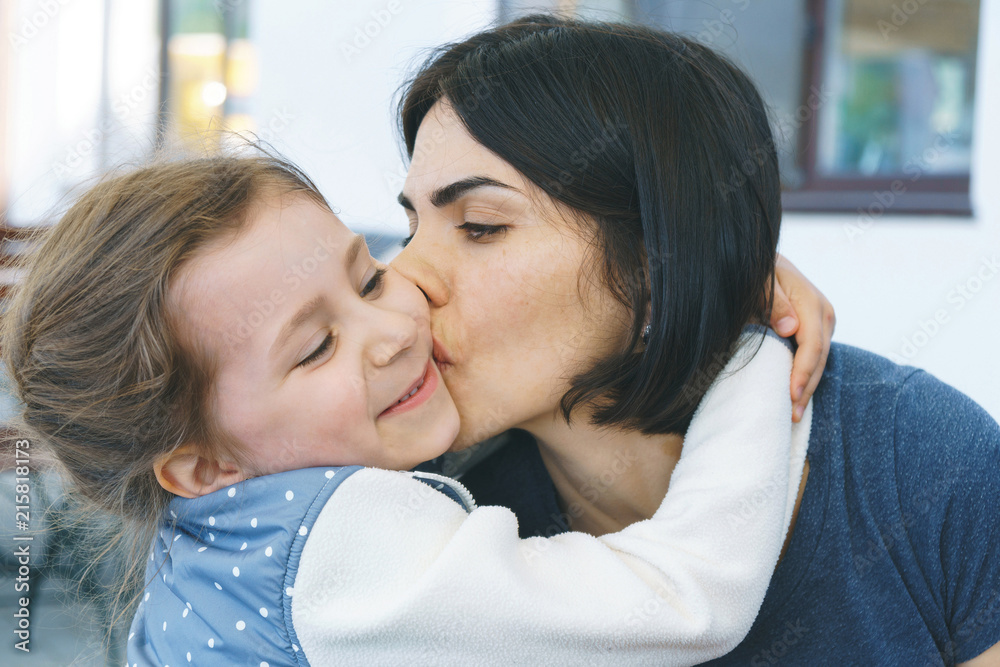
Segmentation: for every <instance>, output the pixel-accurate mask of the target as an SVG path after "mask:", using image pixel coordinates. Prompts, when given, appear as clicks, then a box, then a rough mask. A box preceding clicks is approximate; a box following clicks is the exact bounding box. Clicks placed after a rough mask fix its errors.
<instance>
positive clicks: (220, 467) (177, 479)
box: [153, 445, 247, 498]
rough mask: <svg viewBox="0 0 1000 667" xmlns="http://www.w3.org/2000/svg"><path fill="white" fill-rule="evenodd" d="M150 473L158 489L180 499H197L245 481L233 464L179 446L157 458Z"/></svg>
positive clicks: (189, 446)
mask: <svg viewBox="0 0 1000 667" xmlns="http://www.w3.org/2000/svg"><path fill="white" fill-rule="evenodd" d="M153 473H154V474H155V475H156V481H158V482H159V483H160V486H162V487H163V488H164V489H166V490H167V491H169V492H170V493H172V494H174V495H175V496H181V497H183V498H198V497H199V496H204V495H207V494H209V493H212V492H213V491H218V490H219V489H222V488H225V487H227V486H230V485H232V484H235V483H237V482H242V481H243V480H244V479H246V478H247V475H246V474H245V473H244V472H243V471H242V470H240V469H239V467H238V466H236V464H233V463H226V462H219V461H215V460H214V459H209V458H207V457H205V456H202V455H201V454H199V453H198V448H197V447H195V446H194V445H182V446H180V447H178V448H177V449H175V450H174V451H172V452H170V453H169V454H164V455H163V456H161V457H160V458H158V459H157V460H156V462H155V463H154V464H153Z"/></svg>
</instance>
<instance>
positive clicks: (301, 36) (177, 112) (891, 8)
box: [0, 0, 1000, 665]
mask: <svg viewBox="0 0 1000 667" xmlns="http://www.w3.org/2000/svg"><path fill="white" fill-rule="evenodd" d="M533 10H558V11H561V12H564V13H572V14H576V15H580V16H585V17H591V18H599V19H627V20H632V21H639V22H644V23H648V24H651V25H655V26H659V27H663V28H667V29H671V30H676V31H680V32H683V33H685V34H688V35H690V36H694V37H696V38H697V39H699V40H701V41H702V42H704V43H706V44H709V45H711V46H713V47H715V48H718V49H720V50H722V51H724V52H726V53H727V54H729V55H730V56H732V57H733V58H734V59H735V60H736V61H737V62H739V63H740V64H742V66H743V67H744V68H745V69H746V70H747V71H748V72H749V73H750V74H751V75H752V77H753V78H754V79H755V80H756V81H757V83H758V85H759V86H760V88H761V90H762V92H763V94H764V97H765V99H766V101H767V102H768V104H769V105H770V106H771V109H772V117H773V125H774V129H775V134H776V137H777V141H778V147H779V155H780V160H781V165H782V176H783V181H784V186H785V191H784V193H783V204H784V209H785V216H784V220H783V231H782V238H781V245H780V250H781V252H782V253H784V254H785V255H786V256H787V257H788V258H789V259H791V260H792V261H793V262H794V263H795V264H796V265H797V266H798V267H799V268H800V269H801V270H802V271H803V272H804V273H805V274H806V275H807V276H808V277H809V278H810V279H811V280H812V281H813V282H815V283H816V284H817V285H818V286H819V287H820V289H822V290H823V292H824V293H825V294H826V295H827V296H828V297H829V298H830V300H831V301H832V302H833V303H834V305H835V307H836V309H837V316H838V324H837V332H836V335H835V340H837V341H839V342H843V343H848V344H852V345H857V346H859V347H864V348H867V349H869V350H872V351H874V352H876V353H879V354H882V355H885V356H888V357H890V358H892V359H893V360H895V361H897V362H899V363H906V364H911V365H915V366H919V367H921V368H925V369H927V370H928V371H930V372H932V373H934V374H935V375H936V376H938V377H940V378H941V379H943V380H944V381H946V382H948V383H950V384H952V385H954V386H956V387H958V388H959V389H960V390H962V391H963V392H965V393H967V394H969V395H970V396H972V397H973V398H974V399H975V400H976V401H978V402H979V403H980V404H982V405H983V406H984V407H985V408H986V409H987V410H988V411H989V412H990V413H991V414H992V415H993V416H994V417H997V418H1000V353H998V351H997V343H996V341H997V332H998V331H1000V127H998V126H997V124H996V123H995V122H993V120H994V119H995V117H996V114H997V112H998V111H1000V4H998V3H996V2H982V3H980V2H979V1H978V0H683V1H682V0H677V1H670V0H592V1H590V2H574V1H572V0H549V1H548V2H530V3H529V2H521V1H519V0H355V1H353V2H351V3H346V2H344V3H342V2H338V3H331V2H324V1H322V0H298V1H297V2H296V3H294V4H292V3H280V2H277V1H275V0H0V36H2V37H3V40H4V44H3V46H2V47H0V215H2V219H0V239H2V246H0V297H2V294H3V292H5V291H6V289H7V288H9V286H10V285H12V284H14V283H16V281H17V278H18V276H17V273H16V271H14V270H13V269H11V268H10V267H9V266H7V264H8V262H9V259H10V258H11V257H13V256H16V255H17V254H18V253H19V252H22V251H23V250H24V243H23V241H22V237H23V236H24V230H25V229H30V228H35V227H38V226H42V225H47V224H51V223H52V222H54V221H55V220H56V219H57V217H58V214H59V211H60V210H61V209H62V208H64V207H65V206H66V205H67V204H68V203H69V201H70V200H71V197H72V195H73V193H75V192H78V190H79V188H80V187H81V186H82V185H85V184H86V183H87V182H89V180H90V179H93V178H94V177H95V176H96V175H97V174H99V173H101V171H102V170H103V169H105V168H107V167H110V166H113V165H117V164H120V163H122V162H129V161H140V160H142V159H143V158H144V157H145V156H147V155H149V154H150V153H151V152H152V151H154V150H155V149H156V148H157V147H158V146H161V145H168V146H177V145H179V144H185V143H194V144H198V143H200V142H204V141H207V140H206V139H205V138H204V135H202V134H199V133H202V132H204V131H205V130H208V129H212V128H222V127H225V128H230V129H234V130H239V131H250V132H253V133H254V134H255V135H256V136H258V137H259V138H261V139H263V140H265V141H267V142H270V143H271V144H272V145H274V146H275V147H276V148H277V149H278V150H280V151H282V152H283V153H285V154H286V155H287V156H288V157H290V158H291V159H293V160H294V161H296V162H297V163H298V164H300V165H301V166H302V167H303V168H304V169H305V171H306V172H307V173H308V174H310V175H311V176H312V177H313V178H314V179H315V180H316V182H317V183H318V185H319V186H320V189H321V190H322V191H323V192H324V194H325V195H326V196H327V199H328V200H329V201H330V202H331V204H333V206H334V207H335V208H336V209H338V211H339V213H340V216H341V218H342V219H343V220H344V221H345V222H346V223H347V224H348V225H349V226H351V227H352V228H354V229H355V230H357V231H360V232H364V233H365V234H366V235H367V236H368V237H369V239H370V242H371V243H372V245H373V251H374V252H376V253H377V254H379V255H381V256H382V258H383V259H390V258H391V257H392V256H393V254H394V253H395V252H397V251H398V250H397V248H398V241H399V239H401V238H402V237H403V236H404V235H405V234H406V216H405V215H404V214H403V212H402V210H401V209H400V207H399V206H398V204H397V203H396V201H395V198H396V195H397V194H398V192H399V190H400V188H401V186H402V183H403V179H404V178H405V174H406V167H405V164H404V162H403V160H402V159H401V155H402V151H401V148H400V144H399V141H398V138H397V135H396V133H395V119H394V115H393V106H392V103H393V100H394V94H395V92H396V90H397V89H398V87H399V86H400V85H401V84H402V83H403V82H404V81H405V80H406V78H407V76H408V74H410V73H412V72H413V71H414V69H415V67H416V66H417V65H418V64H419V62H420V61H421V60H422V58H423V57H424V56H426V54H427V53H428V50H429V49H430V48H432V47H434V46H438V45H440V44H443V43H446V42H449V41H453V40H456V39H460V38H462V37H463V36H466V35H468V34H470V33H472V32H475V31H477V30H480V29H483V28H485V27H488V26H490V25H493V24H495V23H496V22H497V21H502V20H505V19H509V18H512V17H514V16H517V15H520V14H523V13H526V12H528V11H533ZM740 178H741V174H739V173H733V174H719V182H720V187H724V186H725V185H726V184H734V185H736V184H738V183H739V182H740ZM11 409H12V406H11V404H10V399H9V398H6V397H2V396H0V423H2V420H3V418H4V415H9V414H10V410H11ZM10 463H11V462H10V461H9V460H8V461H6V462H4V461H0V470H2V469H6V468H9V465H10ZM0 477H2V481H3V485H0V487H2V489H3V493H4V495H3V497H5V498H7V497H11V494H12V491H11V494H8V493H7V490H8V487H9V486H11V485H12V484H13V472H12V471H10V470H7V472H4V473H2V474H0ZM36 488H37V490H38V493H39V500H38V501H37V502H39V503H46V504H54V505H56V506H58V504H59V502H60V500H59V499H60V490H59V488H58V485H57V484H55V483H54V482H53V481H52V480H51V479H47V478H45V477H44V476H42V477H39V479H38V484H37V485H36ZM7 514H11V516H10V517H7ZM0 517H3V520H4V523H3V525H0V537H2V539H3V544H2V545H0V546H2V549H0V553H3V554H7V561H6V562H5V563H4V566H5V567H6V568H7V570H6V572H8V573H10V572H13V571H14V570H12V569H10V568H11V563H10V562H9V552H10V550H11V549H10V545H11V544H13V543H12V542H11V541H10V540H11V539H12V533H13V529H12V528H10V526H11V525H12V524H13V511H11V512H8V511H7V508H6V507H5V508H4V509H3V510H2V511H0ZM36 527H37V528H38V529H41V528H43V527H44V526H42V525H38V526H36ZM73 539H74V538H73V535H69V534H62V535H61V534H58V532H56V533H55V536H54V537H52V536H51V535H50V539H48V541H47V543H46V544H45V545H44V550H43V551H44V559H43V560H38V561H33V563H34V564H35V565H37V566H38V575H41V576H40V579H39V580H38V582H37V587H40V588H34V589H33V590H38V591H40V592H39V593H37V596H36V597H35V598H33V602H32V604H33V605H34V606H33V612H32V613H33V619H34V620H33V625H32V643H31V646H32V652H31V654H24V653H21V652H20V651H16V650H15V649H14V648H13V639H11V638H12V637H13V634H12V630H13V623H12V620H11V614H10V613H7V610H11V609H14V608H15V604H16V602H15V594H14V592H13V591H14V586H13V580H12V579H11V578H10V577H8V578H5V579H3V580H2V581H0V604H2V605H3V607H2V608H3V609H4V613H2V614H0V636H3V637H7V638H8V639H6V640H4V643H3V644H2V645H0V663H3V664H31V665H67V664H81V665H84V664H87V665H89V664H94V665H98V664H105V661H108V664H119V663H120V662H121V659H122V658H121V656H120V654H117V653H116V652H115V651H112V653H111V655H109V656H105V655H104V653H103V652H102V649H101V647H100V641H99V638H100V635H101V632H102V629H103V628H104V627H105V626H106V623H107V620H106V619H105V618H104V616H103V612H102V608H101V607H100V605H95V604H90V605H87V604H85V603H86V601H87V595H86V591H87V590H88V586H95V585H96V586H99V585H100V584H101V581H100V576H99V574H92V575H91V576H90V579H93V578H94V577H97V580H93V581H92V580H88V581H84V582H82V584H81V582H80V574H79V568H77V567H75V566H74V564H73V563H67V562H66V559H60V557H59V554H60V548H61V543H62V544H66V543H71V542H72V540H73ZM40 544H41V543H40ZM40 553H41V551H40ZM38 558H39V559H42V556H41V555H40V556H38ZM14 569H16V568H14ZM11 576H13V575H11ZM81 586H82V587H81ZM80 592H82V593H83V595H82V596H80V595H76V593H80ZM77 598H82V599H77ZM118 639H119V640H120V638H118ZM116 641H117V640H116Z"/></svg>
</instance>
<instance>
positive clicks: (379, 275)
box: [360, 237, 412, 299]
mask: <svg viewBox="0 0 1000 667" xmlns="http://www.w3.org/2000/svg"><path fill="white" fill-rule="evenodd" d="M411 238H412V237H411ZM383 285H385V268H384V267H382V268H378V269H375V273H374V274H372V277H371V278H370V279H369V280H368V282H366V283H365V284H364V286H363V287H362V288H361V292H360V295H361V297H362V298H366V297H369V296H370V297H372V298H373V299H377V298H378V297H380V296H382V287H383Z"/></svg>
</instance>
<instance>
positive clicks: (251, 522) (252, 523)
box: [250, 517, 257, 528]
mask: <svg viewBox="0 0 1000 667" xmlns="http://www.w3.org/2000/svg"><path fill="white" fill-rule="evenodd" d="M250 527H251V528H256V527H257V517H254V518H252V519H250Z"/></svg>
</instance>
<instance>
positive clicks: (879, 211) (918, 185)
mask: <svg viewBox="0 0 1000 667" xmlns="http://www.w3.org/2000/svg"><path fill="white" fill-rule="evenodd" d="M807 2H808V3H807V13H806V15H807V20H808V21H809V22H810V23H809V25H808V26H807V30H806V35H807V36H806V45H805V51H806V54H805V55H806V67H805V68H804V69H803V81H802V91H803V96H804V95H805V94H807V93H808V92H809V91H810V90H812V89H813V87H817V86H819V85H820V84H821V83H822V81H823V68H824V47H825V45H826V34H827V30H826V28H827V26H826V15H827V12H826V9H827V4H828V0H807ZM981 11H982V10H981V9H980V12H981ZM977 50H978V44H977ZM977 58H978V53H977ZM977 67H978V63H977ZM803 101H804V100H803ZM818 117H819V114H818V113H813V114H810V115H809V117H808V118H807V119H806V121H805V122H804V123H803V124H802V128H801V130H800V132H799V136H798V145H797V154H798V156H799V159H800V160H801V162H800V164H799V165H798V167H799V169H800V170H801V171H800V173H801V175H802V176H803V180H802V183H801V185H799V186H797V187H796V188H794V189H788V190H784V191H782V193H781V202H782V208H783V209H784V210H785V211H786V212H790V213H797V212H802V213H857V214H865V215H871V216H875V217H880V216H882V215H883V214H905V215H913V214H921V215H953V216H971V215H972V201H971V199H970V195H969V183H970V174H968V173H965V174H956V175H947V176H938V175H933V174H924V173H919V174H917V175H916V177H914V176H913V175H911V174H908V173H903V174H897V175H892V176H876V177H859V176H853V177H831V176H823V175H821V174H819V173H818V171H817V169H816V160H817V144H818V132H819V118H818ZM970 169H971V166H970Z"/></svg>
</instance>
